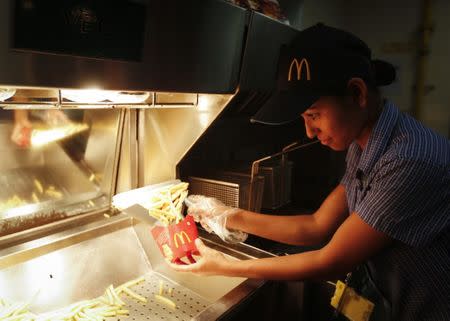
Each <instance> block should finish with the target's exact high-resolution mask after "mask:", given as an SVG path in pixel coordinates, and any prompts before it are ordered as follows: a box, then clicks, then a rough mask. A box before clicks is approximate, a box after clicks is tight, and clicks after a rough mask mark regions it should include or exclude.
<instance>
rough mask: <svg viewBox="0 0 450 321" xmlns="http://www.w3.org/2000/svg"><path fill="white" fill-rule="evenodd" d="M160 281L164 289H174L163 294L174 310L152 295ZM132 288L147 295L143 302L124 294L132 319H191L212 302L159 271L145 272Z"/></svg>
mask: <svg viewBox="0 0 450 321" xmlns="http://www.w3.org/2000/svg"><path fill="white" fill-rule="evenodd" d="M160 281H162V282H164V285H165V289H166V290H167V289H168V288H169V287H170V288H173V289H174V290H173V294H172V295H167V294H165V295H164V296H166V297H168V298H169V299H170V300H172V301H173V302H175V304H176V305H177V308H176V309H175V310H173V309H172V308H170V307H168V306H167V305H165V304H164V303H161V302H159V301H158V300H157V299H155V297H154V295H155V294H158V293H159V283H160ZM134 289H135V290H136V292H137V293H139V294H140V295H143V296H145V297H147V298H148V302H147V303H144V304H143V303H141V302H138V301H137V300H135V299H132V298H131V297H129V296H124V298H125V301H126V302H127V303H128V304H127V309H128V310H129V311H130V318H131V319H132V320H142V321H144V320H151V321H160V320H174V321H183V320H192V319H193V318H194V317H196V316H197V315H199V314H200V313H201V312H203V311H205V310H206V309H207V308H208V307H209V306H210V305H211V304H212V303H213V302H211V301H208V300H206V299H205V298H202V297H201V296H199V295H198V294H197V293H195V292H193V291H191V290H189V289H188V288H186V287H184V286H181V285H179V284H177V283H175V282H173V281H172V280H170V279H167V278H166V277H164V276H163V275H161V274H159V273H148V274H146V275H145V282H143V283H141V284H138V285H137V286H136V287H134V288H133V290H134ZM121 319H122V320H123V316H122V317H117V318H111V320H117V321H120V320H121Z"/></svg>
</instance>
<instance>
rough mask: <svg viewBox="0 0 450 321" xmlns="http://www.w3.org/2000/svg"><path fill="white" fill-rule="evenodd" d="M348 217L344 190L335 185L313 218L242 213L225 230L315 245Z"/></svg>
mask: <svg viewBox="0 0 450 321" xmlns="http://www.w3.org/2000/svg"><path fill="white" fill-rule="evenodd" d="M347 215H348V209H347V198H346V195H345V188H344V186H342V185H339V186H337V187H336V188H335V189H334V190H333V192H331V194H330V195H329V196H328V197H327V198H326V199H325V201H324V202H323V203H322V205H321V206H320V208H319V209H318V210H317V211H316V212H315V213H314V214H312V215H293V216H292V215H291V216H279V215H265V214H257V213H253V212H249V211H244V210H241V211H239V212H238V213H236V214H234V215H232V216H230V217H229V218H228V219H227V227H228V228H231V229H237V230H241V231H244V232H247V233H250V234H254V235H258V236H261V237H264V238H267V239H271V240H275V241H278V242H282V243H287V244H293V245H316V244H319V243H323V242H325V241H326V240H328V239H329V238H330V237H331V235H332V234H333V233H334V232H335V231H336V229H337V227H338V226H339V225H340V224H341V223H342V222H343V221H344V220H345V218H346V217H347Z"/></svg>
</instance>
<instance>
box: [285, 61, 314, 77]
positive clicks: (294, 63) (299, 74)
mask: <svg viewBox="0 0 450 321" xmlns="http://www.w3.org/2000/svg"><path fill="white" fill-rule="evenodd" d="M303 65H305V67H306V80H311V72H310V69H309V62H308V60H306V58H303V59H302V60H300V63H299V62H298V60H297V58H294V59H293V60H292V62H291V65H290V66H289V73H288V81H291V80H292V70H293V69H294V66H295V69H296V70H297V80H301V79H302V69H303Z"/></svg>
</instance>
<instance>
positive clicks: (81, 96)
mask: <svg viewBox="0 0 450 321" xmlns="http://www.w3.org/2000/svg"><path fill="white" fill-rule="evenodd" d="M114 93H115V92H113V91H109V90H101V89H61V97H62V98H65V99H68V100H71V101H73V102H77V103H99V102H101V101H104V100H110V98H111V96H113V95H114Z"/></svg>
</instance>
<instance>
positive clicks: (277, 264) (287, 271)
mask: <svg viewBox="0 0 450 321" xmlns="http://www.w3.org/2000/svg"><path fill="white" fill-rule="evenodd" d="M220 272H221V273H220V274H223V275H226V276H240V277H246V278H252V279H267V280H305V279H326V278H328V277H334V276H335V275H336V274H337V271H334V268H333V267H332V266H331V265H329V264H328V262H326V260H324V259H323V258H322V257H321V252H320V250H318V251H309V252H304V253H300V254H294V255H288V256H281V257H274V258H265V259H254V260H243V261H228V262H226V264H224V266H223V268H222V270H221V271H220Z"/></svg>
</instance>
